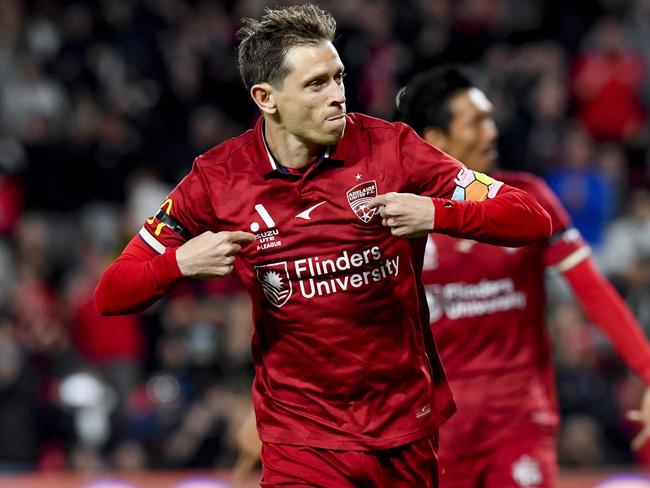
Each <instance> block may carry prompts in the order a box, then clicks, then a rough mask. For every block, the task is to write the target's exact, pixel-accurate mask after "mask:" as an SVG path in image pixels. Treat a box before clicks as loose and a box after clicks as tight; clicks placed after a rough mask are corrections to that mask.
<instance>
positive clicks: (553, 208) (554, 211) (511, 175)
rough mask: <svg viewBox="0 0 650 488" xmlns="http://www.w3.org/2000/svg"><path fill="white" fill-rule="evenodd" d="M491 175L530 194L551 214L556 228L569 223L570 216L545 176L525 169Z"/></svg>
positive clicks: (497, 172) (496, 172) (499, 171)
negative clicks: (526, 171) (542, 176)
mask: <svg viewBox="0 0 650 488" xmlns="http://www.w3.org/2000/svg"><path fill="white" fill-rule="evenodd" d="M491 176H493V177H494V178H496V179H497V180H499V181H501V182H503V183H505V184H506V185H510V186H513V187H515V188H519V189H520V190H524V191H525V192H526V193H528V194H530V195H531V196H532V197H533V198H535V200H537V201H538V202H539V204H540V205H541V206H542V207H543V208H544V210H546V211H547V212H548V213H549V214H550V215H551V220H552V221H553V228H554V230H556V229H558V228H565V227H566V226H567V225H569V221H570V219H569V216H568V214H567V212H566V210H565V209H564V207H563V206H562V204H561V203H560V200H559V199H558V198H557V197H556V196H555V193H553V190H552V189H551V187H550V186H549V185H548V184H547V183H546V181H545V180H544V179H543V178H540V177H539V176H536V175H534V174H531V173H525V172H523V171H505V170H497V171H494V172H493V173H492V174H491Z"/></svg>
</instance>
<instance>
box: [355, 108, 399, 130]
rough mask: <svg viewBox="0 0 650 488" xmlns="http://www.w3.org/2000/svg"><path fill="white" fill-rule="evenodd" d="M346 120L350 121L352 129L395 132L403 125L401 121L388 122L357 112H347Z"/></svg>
mask: <svg viewBox="0 0 650 488" xmlns="http://www.w3.org/2000/svg"><path fill="white" fill-rule="evenodd" d="M348 122H350V126H351V127H352V128H353V129H356V130H359V131H392V132H395V133H397V132H399V130H400V128H401V126H404V124H402V123H401V122H389V121H387V120H384V119H380V118H378V117H373V116H372V115H366V114H362V113H358V112H353V113H349V114H348Z"/></svg>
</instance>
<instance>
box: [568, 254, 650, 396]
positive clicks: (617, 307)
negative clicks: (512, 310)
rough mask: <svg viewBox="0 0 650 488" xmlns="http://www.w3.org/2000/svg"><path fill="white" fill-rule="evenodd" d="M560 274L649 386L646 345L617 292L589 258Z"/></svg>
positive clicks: (648, 349) (649, 355) (649, 361)
mask: <svg viewBox="0 0 650 488" xmlns="http://www.w3.org/2000/svg"><path fill="white" fill-rule="evenodd" d="M564 276H565V277H566V279H567V281H568V282H569V284H570V285H571V288H572V289H573V291H574V293H575V295H576V297H577V298H578V301H579V302H580V304H581V305H582V307H583V309H584V311H585V313H586V314H587V316H588V317H589V319H590V320H591V321H592V322H593V323H594V324H596V325H597V326H598V328H599V329H601V330H602V331H603V332H604V333H605V335H607V337H609V340H610V341H611V342H612V345H613V346H614V349H616V351H617V352H618V354H619V355H620V356H621V357H622V358H623V359H624V361H625V363H626V364H627V365H628V367H629V368H630V369H632V370H633V371H634V372H635V373H636V374H638V375H639V377H640V378H641V379H642V380H643V381H644V382H645V383H646V385H650V344H649V343H648V339H647V338H646V336H645V334H644V333H643V331H642V330H641V327H640V326H639V324H638V322H637V321H636V319H635V318H634V316H633V315H632V313H631V312H630V309H629V308H628V307H627V305H626V304H625V302H624V301H623V299H622V298H621V297H620V295H619V294H618V293H617V292H616V290H614V288H613V287H612V285H611V284H610V283H609V282H608V281H607V280H606V279H605V277H603V275H602V274H601V273H600V272H599V271H598V270H597V269H596V267H595V266H594V264H593V261H592V260H591V259H589V258H588V259H585V260H583V261H582V262H580V263H579V264H577V265H575V266H573V267H572V268H571V269H569V270H568V271H566V272H565V273H564Z"/></svg>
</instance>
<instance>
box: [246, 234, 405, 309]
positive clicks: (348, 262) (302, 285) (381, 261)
mask: <svg viewBox="0 0 650 488" xmlns="http://www.w3.org/2000/svg"><path fill="white" fill-rule="evenodd" d="M399 264H400V257H399V256H396V257H395V258H390V257H384V256H383V255H382V252H381V250H380V248H379V246H372V247H370V248H367V249H361V250H359V251H356V252H350V251H347V250H346V251H343V252H342V253H341V254H339V255H338V256H337V257H335V258H331V259H328V258H321V257H319V256H311V257H308V258H302V259H296V260H293V261H282V262H278V263H272V264H264V265H260V266H255V273H256V277H257V280H258V282H259V283H260V285H261V287H262V291H263V292H264V295H265V296H266V298H267V300H268V301H269V303H271V305H273V306H275V307H282V306H283V305H285V304H286V303H287V302H288V301H289V299H290V298H291V296H292V294H293V293H294V285H293V284H292V282H295V283H296V286H295V289H296V291H297V292H298V293H300V294H301V295H302V297H303V298H306V299H312V298H316V297H322V296H326V295H332V294H336V293H344V292H347V291H351V290H354V289H358V288H362V287H366V286H369V285H373V284H377V283H380V282H383V281H385V280H389V279H392V278H394V277H397V275H398V274H399Z"/></svg>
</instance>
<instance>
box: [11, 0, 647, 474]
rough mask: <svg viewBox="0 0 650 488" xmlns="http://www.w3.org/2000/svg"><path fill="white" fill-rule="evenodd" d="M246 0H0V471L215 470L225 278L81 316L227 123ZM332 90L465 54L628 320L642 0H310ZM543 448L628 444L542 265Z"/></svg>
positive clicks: (234, 307)
mask: <svg viewBox="0 0 650 488" xmlns="http://www.w3.org/2000/svg"><path fill="white" fill-rule="evenodd" d="M291 3H296V2H286V1H285V2H282V1H273V2H266V1H264V0H248V1H235V0H230V1H225V0H224V1H207V0H205V1H190V0H139V1H138V0H94V1H92V0H87V1H82V0H76V1H72V0H71V1H55V0H40V1H39V0H33V1H28V0H0V472H2V471H4V472H25V471H26V472H31V471H47V470H56V469H71V470H76V471H82V472H96V471H102V470H105V469H121V470H129V469H132V470H138V469H142V468H150V469H151V468H161V469H167V468H173V469H179V468H211V467H221V468H228V467H229V466H232V463H233V461H234V459H235V455H236V450H235V444H236V442H235V437H236V436H235V433H236V431H237V428H238V427H239V425H240V424H241V423H242V422H243V420H244V418H245V416H246V414H247V411H248V405H249V402H250V383H251V380H252V368H251V363H250V353H249V343H250V335H251V318H250V311H249V304H248V298H247V296H246V295H245V294H242V291H241V287H240V286H239V284H238V283H237V281H236V279H228V280H223V281H213V282H194V283H189V284H186V285H184V286H182V287H179V288H178V289H177V290H176V291H175V292H174V293H173V294H172V295H171V296H170V297H168V299H166V300H164V301H162V302H161V303H159V304H157V305H156V306H154V307H152V308H151V309H150V310H148V311H147V312H145V313H143V314H139V315H131V316H124V317H114V318H104V317H101V316H100V315H99V314H98V312H97V311H96V310H95V308H94V304H93V301H92V294H93V291H94V286H95V284H96V282H97V279H98V277H99V276H100V274H101V272H102V270H103V269H104V267H105V266H106V265H107V264H108V263H109V262H110V260H111V259H113V258H114V257H115V256H116V255H117V254H118V253H119V252H120V251H121V249H122V248H123V246H124V245H125V243H126V242H127V241H128V239H130V237H131V236H132V235H134V234H135V233H136V232H137V231H138V230H139V228H140V226H141V225H142V223H143V221H144V219H145V218H146V217H148V216H150V215H151V214H152V213H154V212H155V210H156V209H157V208H158V206H159V204H160V202H161V201H162V199H163V197H164V196H165V195H166V193H167V192H168V191H169V190H170V189H171V188H172V186H173V184H174V183H175V182H176V181H178V180H179V179H180V178H181V177H182V176H183V175H184V174H185V173H186V172H187V171H188V170H189V168H190V166H191V163H192V160H193V159H194V157H195V156H196V155H198V154H200V153H201V152H203V151H205V150H206V149H208V148H210V147H211V146H213V145H216V144H218V143H219V142H221V141H223V140H225V139H227V138H229V137H232V136H234V135H238V134H239V133H240V132H242V131H243V130H245V129H247V128H249V127H250V126H251V124H252V123H253V121H254V120H255V118H256V111H255V108H254V105H253V103H252V102H250V101H249V97H248V94H247V93H246V91H245V90H244V89H243V87H242V86H241V83H240V80H239V74H238V69H237V63H236V39H235V32H236V30H237V28H238V22H239V20H238V19H240V18H241V17H243V16H259V15H261V13H262V9H263V8H264V7H265V6H268V5H271V6H273V5H277V4H280V5H285V4H291ZM298 3H301V2H298ZM316 3H318V4H319V5H320V6H321V7H322V8H325V9H327V10H330V11H331V12H333V13H334V15H335V16H336V18H337V21H338V41H337V47H338V49H339V52H340V54H341V57H342V59H343V62H344V63H345V64H346V69H347V72H348V77H347V78H346V85H347V96H348V107H349V110H350V111H361V112H366V113H368V114H371V115H376V116H379V117H383V118H387V119H392V118H393V114H394V98H395V94H396V92H397V90H398V89H399V88H400V87H401V86H402V85H403V84H404V83H405V82H406V81H407V80H408V79H409V77H410V76H411V75H412V74H413V73H415V72H416V71H418V70H421V69H425V68H429V67H432V66H435V65H437V64H440V63H444V62H462V63H467V64H470V65H472V66H473V67H474V68H476V70H477V71H478V72H479V73H480V74H481V77H482V78H483V81H484V82H485V84H486V86H487V87H488V88H487V91H488V95H489V96H490V97H491V99H492V100H493V101H494V103H495V107H496V118H497V121H498V124H499V128H500V130H501V133H502V137H501V141H500V147H499V148H500V154H501V165H502V166H503V167H506V168H510V169H523V170H527V171H531V172H533V173H536V174H538V175H541V176H543V177H545V178H546V179H547V181H548V182H549V183H550V184H551V186H552V188H553V189H554V190H555V191H556V192H557V194H558V196H559V197H560V199H561V200H562V202H563V203H564V205H565V206H566V207H567V209H568V210H569V211H570V213H571V215H572V217H573V219H574V221H575V223H576V225H577V226H578V227H579V228H580V230H581V231H582V233H583V235H584V236H585V237H586V238H587V239H588V241H589V243H590V244H591V246H592V247H593V250H594V252H595V255H596V256H597V261H598V264H599V266H600V267H601V269H602V270H603V271H604V272H605V273H606V274H607V275H608V276H609V277H610V279H612V280H613V282H614V283H615V285H616V286H617V288H618V289H619V291H620V292H621V293H622V295H623V296H624V297H625V299H626V301H627V302H628V304H629V305H630V307H631V308H632V310H633V311H634V313H635V314H636V316H637V318H638V319H639V321H640V322H641V324H642V325H643V327H644V329H645V330H646V332H648V331H650V190H649V188H650V185H649V182H650V132H649V130H648V123H647V118H648V108H649V107H650V81H649V80H650V79H649V75H650V0H598V1H596V0H548V1H543V0H526V1H522V0H401V1H399V2H397V1H394V2H390V1H386V0H329V1H320V2H316ZM550 294H551V297H552V300H551V303H550V304H549V310H548V322H549V327H550V330H551V335H552V337H553V340H554V342H555V349H554V351H555V361H556V366H557V376H558V389H559V396H560V401H561V409H562V414H563V423H562V429H561V433H560V439H559V445H558V449H559V455H560V462H561V464H562V466H564V467H591V468H593V467H601V466H606V465H625V464H632V463H637V464H638V465H643V464H645V465H648V464H650V450H645V451H641V452H639V453H635V454H633V453H632V452H631V451H630V449H629V447H628V445H629V441H630V439H631V438H632V437H633V435H634V433H635V427H634V426H633V425H631V424H629V423H628V422H627V421H626V420H624V417H623V412H624V411H625V410H627V409H628V408H632V407H635V406H637V405H638V403H639V401H640V396H641V393H642V391H643V385H642V384H641V383H640V382H639V380H638V379H636V378H635V377H633V376H632V375H631V374H630V373H629V372H628V371H627V370H626V369H625V367H624V366H623V365H622V364H621V362H620V360H619V359H618V358H617V356H616V354H615V353H613V351H612V349H611V347H610V346H609V345H608V343H607V341H606V340H604V338H603V337H602V336H601V335H600V334H599V333H598V332H597V331H596V329H594V328H593V327H591V326H590V324H589V323H588V321H587V319H586V318H585V317H584V315H583V314H582V312H581V311H580V309H579V308H577V307H576V305H575V304H574V302H573V300H572V298H571V296H570V295H569V294H568V293H567V292H566V288H565V287H564V286H563V285H562V283H561V282H559V281H551V282H550Z"/></svg>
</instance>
